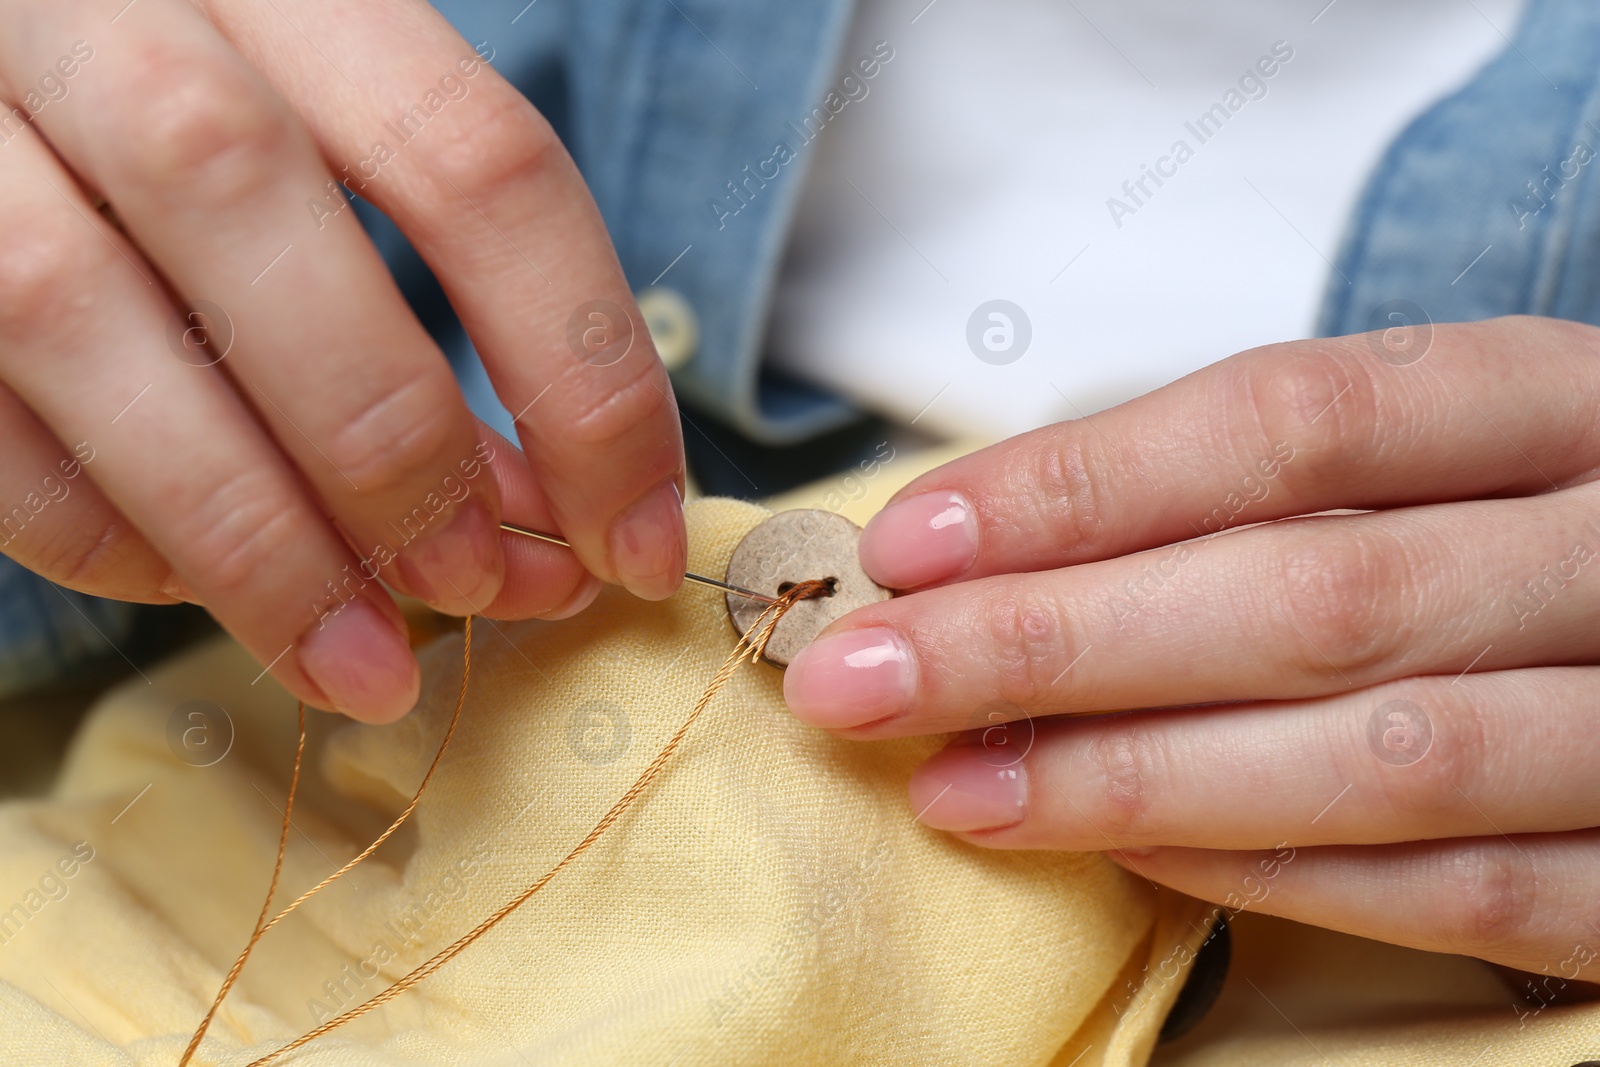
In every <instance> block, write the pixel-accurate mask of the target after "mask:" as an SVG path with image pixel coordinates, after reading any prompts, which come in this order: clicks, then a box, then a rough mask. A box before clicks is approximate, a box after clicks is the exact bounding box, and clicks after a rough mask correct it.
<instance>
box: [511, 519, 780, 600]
mask: <svg viewBox="0 0 1600 1067" xmlns="http://www.w3.org/2000/svg"><path fill="white" fill-rule="evenodd" d="M500 529H502V530H509V531H511V532H512V533H514V534H521V535H522V536H523V537H531V538H533V539H534V540H535V541H544V542H545V543H546V544H552V545H560V546H561V547H562V548H571V547H572V544H571V543H570V542H568V541H567V540H566V538H563V537H557V536H556V535H555V534H547V533H541V532H540V531H538V530H530V529H528V528H527V527H526V526H518V525H516V524H515V523H509V522H502V523H501V524H500ZM683 576H684V578H686V579H688V580H689V581H691V582H699V583H700V584H701V585H709V586H714V587H715V588H717V589H721V590H724V591H726V592H729V593H733V594H735V595H737V596H742V597H745V598H747V599H749V600H755V601H759V602H760V603H762V604H776V603H777V602H778V601H777V599H776V598H774V597H770V596H767V595H766V594H764V593H758V592H756V591H755V590H753V589H745V588H744V587H742V586H737V585H730V584H729V583H727V582H722V581H718V580H717V579H715V578H707V577H706V576H705V575H703V574H695V573H694V572H693V571H684V572H683Z"/></svg>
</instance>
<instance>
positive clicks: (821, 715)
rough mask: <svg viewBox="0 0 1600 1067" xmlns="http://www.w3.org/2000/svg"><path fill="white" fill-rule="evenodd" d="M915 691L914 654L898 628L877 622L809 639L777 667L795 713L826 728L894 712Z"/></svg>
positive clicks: (813, 723)
mask: <svg viewBox="0 0 1600 1067" xmlns="http://www.w3.org/2000/svg"><path fill="white" fill-rule="evenodd" d="M916 691H917V660H916V656H915V655H914V654H913V653H912V651H911V649H910V648H909V647H908V646H907V645H906V643H905V642H904V641H903V640H902V639H901V637H900V635H899V634H897V633H895V632H894V631H893V630H888V629H884V628H883V627H877V626H874V627H868V628H867V629H864V630H848V631H846V632H844V633H842V634H834V635H832V636H830V637H824V638H822V639H821V640H819V641H813V642H812V643H811V644H809V645H807V646H806V647H805V648H803V649H801V650H800V654H799V655H797V656H796V657H795V658H794V659H793V660H792V661H791V662H790V663H789V667H788V669H787V670H786V671H784V672H783V698H784V701H785V702H786V703H788V705H789V710H790V711H791V712H793V713H794V716H795V718H797V719H799V720H800V721H801V722H805V723H809V724H810V725H812V726H820V727H823V728H824V729H829V730H838V729H844V728H847V727H851V726H860V725H862V724H863V723H869V722H877V721H878V720H880V719H886V718H888V717H890V716H891V715H896V714H899V713H900V712H902V711H904V710H905V709H906V708H907V707H908V706H909V705H910V703H911V698H912V697H913V696H915V695H916Z"/></svg>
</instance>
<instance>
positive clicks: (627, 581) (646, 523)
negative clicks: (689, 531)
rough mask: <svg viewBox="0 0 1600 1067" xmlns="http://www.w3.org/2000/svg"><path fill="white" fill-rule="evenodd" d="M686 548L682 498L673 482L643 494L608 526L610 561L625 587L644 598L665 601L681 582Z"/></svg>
mask: <svg viewBox="0 0 1600 1067" xmlns="http://www.w3.org/2000/svg"><path fill="white" fill-rule="evenodd" d="M687 560H688V547H687V539H686V535H685V534H684V530H683V498H682V497H680V496H679V495H678V486H677V483H676V482H671V481H667V482H662V483H661V484H660V485H658V486H656V487H655V488H654V489H652V490H650V492H648V493H646V494H645V495H644V496H643V497H641V498H640V499H639V500H638V501H636V502H635V503H634V505H633V506H632V507H631V508H629V509H628V510H627V511H625V512H623V515H622V518H620V519H618V520H617V521H616V524H615V525H614V526H612V527H611V561H612V563H614V564H615V565H616V568H617V577H618V578H619V579H620V580H621V581H622V585H623V587H624V588H626V589H627V590H628V592H630V593H632V594H633V595H634V596H637V597H642V598H643V599H645V600H665V599H666V598H667V597H669V596H671V595H672V594H673V592H674V591H675V590H676V589H677V588H678V584H679V583H680V582H682V581H683V572H684V568H685V567H686V566H687Z"/></svg>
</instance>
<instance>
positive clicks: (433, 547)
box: [399, 496, 506, 615]
mask: <svg viewBox="0 0 1600 1067" xmlns="http://www.w3.org/2000/svg"><path fill="white" fill-rule="evenodd" d="M399 569H400V577H401V578H402V580H403V581H404V584H405V587H406V588H405V591H406V592H408V593H410V594H412V595H413V596H417V597H421V598H422V599H423V600H426V601H427V602H428V603H429V604H430V605H432V606H433V607H434V608H437V609H438V610H439V611H442V612H444V613H445V614H447V615H467V614H475V613H477V612H480V611H482V610H484V609H485V608H487V607H488V606H489V604H490V603H491V602H492V601H493V600H494V598H495V597H496V596H498V595H499V593H500V586H501V584H502V583H503V582H504V581H505V573H506V561H505V555H504V554H503V553H502V552H501V550H500V531H499V530H498V529H497V528H496V524H495V522H494V520H493V518H492V517H491V516H490V515H489V507H488V505H487V504H485V503H484V502H483V500H482V499H481V498H479V497H476V496H473V497H469V498H468V499H466V500H464V501H462V502H461V503H460V504H459V505H457V507H456V509H455V512H454V514H452V515H451V516H450V517H449V518H448V519H447V520H446V521H445V524H444V525H443V526H441V527H439V529H437V530H424V531H423V533H422V536H421V537H420V538H419V539H418V540H416V541H413V542H411V543H410V544H408V545H406V547H405V548H404V549H403V550H402V551H401V553H400V559H399Z"/></svg>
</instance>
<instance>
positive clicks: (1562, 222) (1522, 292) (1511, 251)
mask: <svg viewBox="0 0 1600 1067" xmlns="http://www.w3.org/2000/svg"><path fill="white" fill-rule="evenodd" d="M1579 144H1582V145H1583V146H1584V149H1586V150H1587V151H1586V152H1581V151H1580V152H1576V153H1575V151H1574V149H1575V146H1577V145H1579ZM1586 154H1590V155H1592V158H1590V159H1589V161H1588V162H1586V163H1580V162H1579V160H1580V159H1582V158H1583V157H1584V156H1585V155H1586ZM1563 164H1565V165H1566V166H1565V167H1563ZM1597 169H1600V6H1597V5H1594V4H1591V3H1585V2H1583V0H1532V2H1531V3H1530V4H1529V6H1528V7H1527V9H1526V10H1525V12H1524V14H1523V19H1522V22H1521V24H1520V25H1519V26H1518V28H1517V31H1516V34H1515V36H1514V37H1513V39H1512V41H1511V43H1510V45H1509V46H1508V47H1507V48H1506V49H1505V50H1504V51H1502V52H1501V53H1500V54H1499V55H1498V56H1497V57H1496V58H1494V59H1493V60H1492V61H1490V62H1489V63H1488V64H1487V65H1486V66H1485V67H1484V68H1483V70H1481V71H1480V72H1479V73H1478V75H1477V76H1476V77H1475V78H1474V79H1473V80H1472V81H1471V82H1469V83H1468V84H1467V85H1466V86H1465V87H1464V88H1462V89H1461V90H1460V91H1459V92H1457V93H1455V94H1454V95H1452V96H1450V97H1449V98H1447V99H1445V100H1443V101H1441V102H1440V103H1438V104H1437V105H1435V106H1434V107H1433V108H1431V109H1429V110H1428V111H1427V112H1425V113H1424V114H1422V115H1421V116H1420V117H1418V118H1417V119H1416V120H1415V121H1413V122H1412V123H1411V124H1410V125H1409V126H1408V127H1407V128H1406V129H1405V130H1404V131H1403V132H1402V133H1401V134H1400V136H1399V137H1397V138H1396V139H1395V141H1394V143H1393V144H1392V145H1391V146H1390V148H1389V150H1388V152H1387V153H1386V154H1385V155H1384V157H1383V159H1382V160H1381V161H1380V162H1379V164H1378V166H1377V168H1376V170H1375V171H1374V173H1373V175H1372V177H1371V178H1370V179H1369V180H1368V184H1367V188H1366V190H1365V191H1364V193H1363V195H1362V197H1361V200H1360V202H1359V204H1358V205H1357V208H1356V211H1355V214H1354V216H1353V218H1352V219H1351V221H1350V223H1349V226H1348V232H1347V236H1346V238H1345V241H1344V244H1343V247H1342V249H1341V251H1340V253H1339V256H1338V259H1337V262H1336V267H1337V272H1336V273H1334V274H1333V275H1332V276H1331V277H1330V278H1329V281H1328V288H1327V292H1326V295H1325V299H1324V303H1323V309H1322V314H1321V317H1320V319H1319V324H1318V332H1319V333H1321V334H1323V335H1327V336H1333V335H1338V334H1348V333H1359V332H1361V331H1364V330H1370V329H1377V328H1380V327H1387V326H1389V325H1391V322H1393V323H1394V324H1405V323H1404V322H1403V321H1402V320H1400V319H1395V320H1384V321H1379V319H1382V318H1383V316H1382V315H1379V316H1378V318H1374V313H1375V312H1377V311H1379V309H1385V310H1391V309H1392V305H1391V304H1390V302H1392V301H1411V302H1412V303H1414V304H1416V305H1418V306H1419V307H1420V308H1421V310H1422V312H1423V313H1425V314H1426V315H1427V317H1428V318H1429V319H1431V320H1432V321H1433V322H1468V321H1473V320H1477V319H1485V318H1490V317H1493V316H1496V315H1510V314H1528V315H1548V316H1552V317H1555V318H1563V319H1570V320H1574V321H1579V322H1588V323H1600V195H1597V190H1600V185H1597V183H1596V177H1595V171H1596V170H1597ZM1530 183H1531V184H1530ZM1385 305H1390V307H1389V308H1385ZM1400 314H1401V315H1402V316H1404V315H1405V314H1406V312H1405V311H1403V310H1402V311H1401V312H1400ZM1516 356H1517V354H1516V353H1510V352H1508V353H1507V354H1506V358H1508V359H1514V358H1516Z"/></svg>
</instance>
